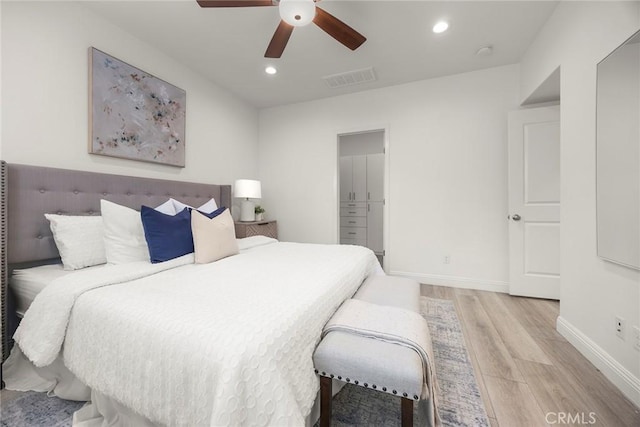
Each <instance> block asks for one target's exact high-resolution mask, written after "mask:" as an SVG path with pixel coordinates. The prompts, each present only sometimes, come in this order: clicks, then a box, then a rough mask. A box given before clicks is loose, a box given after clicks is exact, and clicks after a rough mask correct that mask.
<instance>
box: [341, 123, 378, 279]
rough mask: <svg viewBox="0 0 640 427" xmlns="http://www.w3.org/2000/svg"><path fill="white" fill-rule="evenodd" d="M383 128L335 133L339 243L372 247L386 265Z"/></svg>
mask: <svg viewBox="0 0 640 427" xmlns="http://www.w3.org/2000/svg"><path fill="white" fill-rule="evenodd" d="M385 146H386V140H385V130H384V129H378V130H371V131H363V132H355V133H346V134H339V135H338V164H339V167H338V188H339V191H338V194H339V206H340V208H339V213H338V224H339V242H340V244H343V245H359V246H365V247H367V248H369V249H371V250H372V251H373V252H374V253H375V254H376V257H378V261H379V262H380V265H381V266H383V267H384V264H385V256H386V251H385V233H384V229H385V205H386V200H385V182H386V181H385V171H386V163H387V162H386V148H385Z"/></svg>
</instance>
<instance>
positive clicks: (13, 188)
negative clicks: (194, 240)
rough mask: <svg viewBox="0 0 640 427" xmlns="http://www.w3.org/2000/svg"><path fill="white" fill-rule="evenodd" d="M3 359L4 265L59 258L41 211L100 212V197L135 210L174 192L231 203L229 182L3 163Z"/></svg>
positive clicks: (6, 340)
mask: <svg viewBox="0 0 640 427" xmlns="http://www.w3.org/2000/svg"><path fill="white" fill-rule="evenodd" d="M1 172H2V173H1V184H2V197H1V198H0V225H1V230H0V231H1V233H0V238H1V240H2V259H1V261H2V267H1V273H2V276H1V279H2V288H1V289H0V292H1V294H2V295H1V297H2V361H4V360H5V359H6V357H8V352H9V344H10V337H8V336H7V335H8V334H7V307H6V301H7V297H8V271H9V267H10V266H11V265H12V264H18V263H28V262H34V261H37V262H43V261H45V260H49V259H52V258H58V257H59V254H58V250H57V248H56V245H55V242H54V241H53V236H52V234H51V229H50V228H49V223H48V221H47V220H46V219H45V217H44V214H45V213H61V214H83V215H99V214H100V199H106V200H109V201H112V202H114V203H118V204H121V205H124V206H128V207H131V208H134V209H137V210H139V209H140V205H147V206H152V207H154V206H158V205H160V204H162V203H164V202H165V201H166V200H167V199H168V198H170V197H173V198H174V199H178V200H180V201H181V202H183V203H186V204H189V205H191V206H200V205H202V204H204V203H205V202H207V201H208V200H210V199H211V198H214V199H215V200H216V202H217V204H218V206H227V207H231V186H230V185H213V184H196V183H189V182H181V181H167V180H161V179H152V178H137V177H131V176H122V175H109V174H102V173H94V172H82V171H74V170H66V169H54V168H47V167H39V166H26V165H17V164H7V163H5V162H2V165H1Z"/></svg>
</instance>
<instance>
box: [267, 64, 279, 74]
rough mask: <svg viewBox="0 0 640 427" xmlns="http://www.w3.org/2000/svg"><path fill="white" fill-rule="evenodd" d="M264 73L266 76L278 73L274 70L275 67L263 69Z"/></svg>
mask: <svg viewBox="0 0 640 427" xmlns="http://www.w3.org/2000/svg"><path fill="white" fill-rule="evenodd" d="M264 72H265V73H267V74H275V73H277V72H278V70H276V67H272V66H268V67H267V68H265V69H264Z"/></svg>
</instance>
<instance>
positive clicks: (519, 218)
mask: <svg viewBox="0 0 640 427" xmlns="http://www.w3.org/2000/svg"><path fill="white" fill-rule="evenodd" d="M511 219H513V220H514V221H520V220H521V219H522V218H521V217H520V215H518V214H515V215H513V216H512V217H511Z"/></svg>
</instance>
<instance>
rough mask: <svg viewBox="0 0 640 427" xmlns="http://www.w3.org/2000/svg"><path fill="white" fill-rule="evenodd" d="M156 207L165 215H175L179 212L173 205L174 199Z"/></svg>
mask: <svg viewBox="0 0 640 427" xmlns="http://www.w3.org/2000/svg"><path fill="white" fill-rule="evenodd" d="M155 209H156V210H157V211H158V212H162V213H163V214H165V215H175V214H176V213H177V212H176V208H175V207H174V206H173V199H169V200H167V201H166V202H164V203H163V204H161V205H160V206H158V207H157V208H155Z"/></svg>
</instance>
